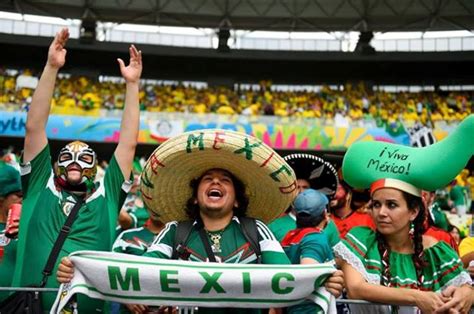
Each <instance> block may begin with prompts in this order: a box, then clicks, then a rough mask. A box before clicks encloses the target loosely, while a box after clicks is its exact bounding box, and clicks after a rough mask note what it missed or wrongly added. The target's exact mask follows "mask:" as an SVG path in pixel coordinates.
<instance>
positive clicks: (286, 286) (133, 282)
mask: <svg viewBox="0 0 474 314" xmlns="http://www.w3.org/2000/svg"><path fill="white" fill-rule="evenodd" d="M107 273H108V279H109V287H110V290H115V291H118V290H120V291H136V292H139V291H141V290H142V288H141V287H142V284H141V281H140V279H141V278H140V269H139V268H133V267H126V268H125V267H122V268H121V267H119V266H108V267H107ZM222 274H223V272H220V271H196V272H195V273H194V274H193V275H194V276H196V280H197V284H198V285H200V286H199V289H198V290H199V293H200V294H217V295H225V294H227V293H228V292H227V290H226V283H228V282H227V281H225V280H222V279H221V277H222ZM180 275H181V276H186V277H188V276H189V275H190V274H186V275H185V274H184V273H180V272H179V271H178V270H173V269H160V270H159V276H158V278H159V283H157V285H156V286H157V287H159V289H160V292H162V293H180V292H181V290H182V289H184V287H181V286H180V280H179V278H180ZM239 277H240V278H239V279H240V281H241V285H237V286H240V287H241V291H240V292H241V293H243V294H251V293H252V291H253V289H252V276H251V273H250V272H245V271H244V272H242V273H241V274H240V275H239ZM294 284H295V277H294V276H293V274H291V273H289V272H281V271H278V272H275V273H274V274H273V275H272V276H271V278H270V280H268V290H269V291H272V292H273V293H274V294H275V295H287V294H290V293H291V292H292V291H293V290H294V289H295V287H294ZM232 286H233V287H235V283H234V284H232ZM233 292H235V290H234V291H233Z"/></svg>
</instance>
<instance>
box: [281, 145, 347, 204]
mask: <svg viewBox="0 0 474 314" xmlns="http://www.w3.org/2000/svg"><path fill="white" fill-rule="evenodd" d="M284 159H285V161H286V162H287V163H288V164H289V165H290V166H291V168H293V170H294V171H295V174H296V177H297V178H298V179H305V180H308V182H309V184H310V186H311V188H312V189H314V190H317V191H319V192H321V193H323V194H325V195H326V196H327V197H328V198H331V197H332V196H333V195H334V194H336V190H337V185H338V184H339V180H338V177H337V171H336V169H335V168H334V167H333V166H332V165H331V164H330V163H329V162H327V161H325V160H324V159H322V158H320V157H318V156H315V155H311V154H300V153H298V154H291V155H288V156H285V157H284Z"/></svg>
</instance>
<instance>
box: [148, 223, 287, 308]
mask: <svg viewBox="0 0 474 314" xmlns="http://www.w3.org/2000/svg"><path fill="white" fill-rule="evenodd" d="M176 226H177V222H176V221H173V222H170V223H167V224H166V226H165V228H164V229H163V231H161V232H160V233H159V234H158V235H157V236H156V238H155V241H154V242H153V244H152V245H151V246H150V247H149V248H148V251H147V253H145V254H144V256H151V257H157V258H165V259H170V258H171V255H172V252H173V245H174V238H175V234H176ZM257 230H258V236H259V243H260V250H261V251H262V261H261V263H262V264H290V261H289V260H288V257H287V256H286V254H285V252H284V251H283V249H282V247H281V245H280V243H279V242H278V241H277V240H276V238H275V236H274V235H273V234H272V233H271V231H270V230H269V229H268V227H267V226H265V224H264V223H262V222H261V221H258V220H257ZM213 234H216V233H213ZM208 238H209V237H208ZM212 244H213V242H211V240H210V239H209V245H212ZM185 246H186V251H187V254H186V255H187V259H186V260H189V261H195V262H207V261H208V258H207V254H206V250H205V248H204V245H203V243H202V242H201V238H200V236H199V232H198V231H197V230H196V229H195V228H193V229H192V230H191V232H190V234H189V236H188V240H187V242H186V244H185ZM220 250H221V252H220V253H215V256H216V260H217V261H218V262H220V263H235V264H255V263H256V261H257V257H256V255H255V253H254V252H253V250H252V248H251V246H250V244H249V243H248V242H247V240H246V239H245V237H244V235H243V233H242V231H241V229H240V222H239V219H238V218H237V217H234V218H232V221H231V222H230V223H229V224H228V225H227V227H225V229H224V230H223V231H222V233H221V239H220ZM203 313H204V314H211V313H212V314H254V313H260V311H259V310H256V309H228V308H220V309H219V308H202V307H200V308H199V314H203Z"/></svg>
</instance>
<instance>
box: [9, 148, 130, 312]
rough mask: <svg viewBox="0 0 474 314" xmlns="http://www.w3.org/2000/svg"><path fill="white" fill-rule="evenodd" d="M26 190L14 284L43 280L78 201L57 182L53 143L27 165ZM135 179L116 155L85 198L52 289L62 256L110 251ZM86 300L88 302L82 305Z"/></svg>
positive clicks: (50, 298) (48, 299) (46, 302)
mask: <svg viewBox="0 0 474 314" xmlns="http://www.w3.org/2000/svg"><path fill="white" fill-rule="evenodd" d="M21 174H22V186H23V193H24V200H23V207H22V214H21V220H20V226H22V227H21V228H20V234H19V242H18V252H17V265H16V269H15V274H14V278H13V285H14V286H26V285H31V284H39V283H40V282H41V279H42V271H43V268H44V266H45V264H46V260H47V259H48V256H49V254H50V252H51V249H52V247H53V244H54V242H55V241H56V239H57V237H58V235H59V231H60V230H61V228H62V226H63V225H64V222H65V221H66V218H67V216H68V215H69V213H70V211H71V209H72V207H73V206H74V204H75V203H76V201H77V196H76V195H75V194H72V193H69V192H68V191H65V190H63V189H61V188H60V187H59V186H58V185H57V184H55V177H54V173H53V169H52V166H51V157H50V151H49V145H47V146H46V147H45V148H44V149H43V150H42V151H41V152H40V153H39V154H38V155H37V156H36V157H35V158H34V159H33V160H31V162H29V163H27V164H25V165H22V168H21ZM130 187H131V182H129V181H124V178H123V175H122V172H121V170H120V167H119V165H118V163H117V161H116V159H115V157H112V160H111V161H110V164H109V167H108V168H107V171H106V173H105V176H104V177H103V178H102V179H101V181H100V182H99V183H98V184H97V186H96V187H95V189H94V191H92V193H91V194H90V196H89V197H88V198H87V199H86V200H85V202H84V203H83V204H82V206H81V208H80V209H79V213H78V215H77V217H76V219H75V221H74V223H73V224H72V227H71V231H70V233H69V235H68V237H67V238H66V241H65V242H64V245H63V246H62V249H61V251H60V253H59V256H58V258H57V260H56V263H55V266H54V269H53V272H52V274H53V276H52V278H49V280H48V283H47V285H46V287H50V288H57V287H59V283H58V282H57V281H56V280H55V278H54V274H56V271H57V267H58V265H59V262H60V261H61V258H63V257H64V256H67V255H69V254H70V253H72V252H75V251H79V250H102V251H109V250H110V249H111V247H112V243H113V241H114V239H115V237H114V235H115V226H116V224H117V217H118V212H119V210H120V208H121V207H122V204H123V201H124V200H125V197H126V195H127V192H128V191H129V190H130ZM54 299H55V295H54V293H45V294H44V296H43V308H44V309H50V308H51V306H52V304H53V302H54ZM78 301H79V309H80V310H81V312H93V311H95V309H96V308H97V306H98V307H100V308H101V307H102V302H101V301H97V302H95V300H88V301H87V302H81V298H79V300H78ZM81 304H82V305H81Z"/></svg>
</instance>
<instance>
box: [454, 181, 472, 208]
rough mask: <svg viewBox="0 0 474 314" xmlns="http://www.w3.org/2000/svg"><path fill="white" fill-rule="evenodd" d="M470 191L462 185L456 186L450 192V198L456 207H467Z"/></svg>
mask: <svg viewBox="0 0 474 314" xmlns="http://www.w3.org/2000/svg"><path fill="white" fill-rule="evenodd" d="M468 195H469V194H468V190H467V188H465V187H463V186H461V185H455V186H453V187H452V188H451V191H450V192H449V197H450V198H451V200H452V201H453V203H454V205H455V206H463V205H464V206H467V204H468Z"/></svg>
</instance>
